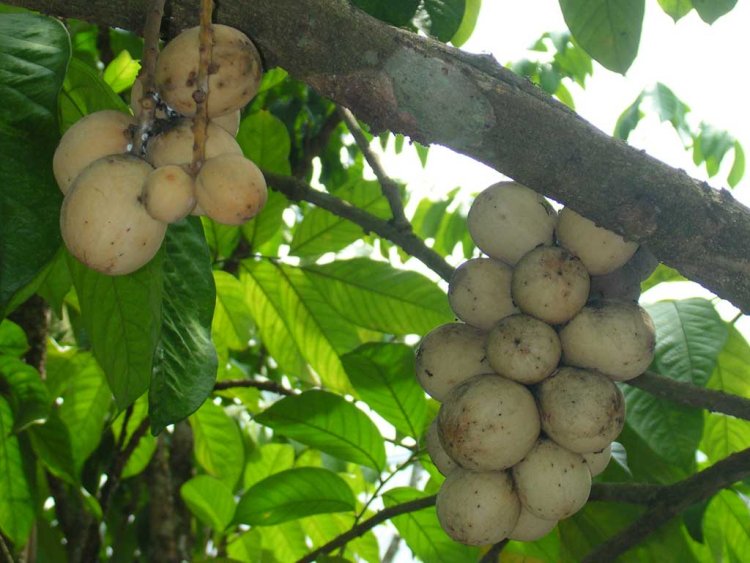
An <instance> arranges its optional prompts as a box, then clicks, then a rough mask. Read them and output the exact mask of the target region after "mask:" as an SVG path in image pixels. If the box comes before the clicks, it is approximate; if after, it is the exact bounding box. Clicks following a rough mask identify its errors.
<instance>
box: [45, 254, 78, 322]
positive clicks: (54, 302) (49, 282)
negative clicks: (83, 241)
mask: <svg viewBox="0 0 750 563" xmlns="http://www.w3.org/2000/svg"><path fill="white" fill-rule="evenodd" d="M71 287H73V281H72V280H71V279H70V271H69V270H68V262H67V258H66V251H65V250H64V247H61V248H60V250H59V251H58V252H57V255H56V256H55V258H54V259H53V260H52V262H51V263H50V264H49V266H48V267H47V268H46V269H45V270H44V275H43V278H42V279H41V280H40V285H39V287H38V289H37V293H39V295H41V296H42V297H43V298H44V299H45V300H46V301H47V302H48V303H49V305H50V307H51V308H52V310H53V311H55V313H56V314H57V316H58V317H61V318H62V316H63V313H62V307H63V301H64V300H65V296H66V295H67V294H68V292H69V291H70V288H71Z"/></svg>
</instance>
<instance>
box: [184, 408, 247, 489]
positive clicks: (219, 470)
mask: <svg viewBox="0 0 750 563" xmlns="http://www.w3.org/2000/svg"><path fill="white" fill-rule="evenodd" d="M188 420H189V421H190V426H191V427H192V428H193V437H194V441H195V443H194V447H195V458H196V460H198V463H200V465H201V467H203V469H205V470H206V473H208V474H209V475H213V476H214V477H216V478H218V479H220V480H222V481H223V482H224V483H225V484H226V485H227V486H228V487H229V488H230V489H231V490H234V486H235V485H236V484H237V481H238V480H239V478H240V475H242V465H243V462H244V459H245V451H244V450H245V448H244V446H243V444H242V436H241V435H240V429H239V428H238V427H237V423H236V422H235V421H234V420H233V419H232V418H231V417H230V416H229V415H228V414H227V413H226V412H224V409H223V408H221V407H220V406H218V405H215V404H214V403H212V402H210V401H206V402H205V403H203V406H202V407H201V408H199V409H198V410H197V411H196V412H195V413H193V415H192V416H191V417H190V418H189V419H188Z"/></svg>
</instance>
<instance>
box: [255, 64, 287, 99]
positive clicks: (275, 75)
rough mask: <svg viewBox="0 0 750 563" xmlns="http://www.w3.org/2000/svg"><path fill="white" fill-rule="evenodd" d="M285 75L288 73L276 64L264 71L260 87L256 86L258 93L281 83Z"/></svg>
mask: <svg viewBox="0 0 750 563" xmlns="http://www.w3.org/2000/svg"><path fill="white" fill-rule="evenodd" d="M287 76H289V73H288V72H287V71H285V70H284V69H283V68H281V67H278V66H277V67H274V68H272V69H271V70H268V71H266V72H264V73H263V79H262V80H261V81H260V87H259V88H258V94H260V93H261V92H265V91H266V90H270V89H271V88H273V87H274V86H277V85H279V84H281V83H282V82H284V80H286V77H287Z"/></svg>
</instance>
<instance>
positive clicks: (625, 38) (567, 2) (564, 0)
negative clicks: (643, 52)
mask: <svg viewBox="0 0 750 563" xmlns="http://www.w3.org/2000/svg"><path fill="white" fill-rule="evenodd" d="M560 7H561V8H562V13H563V17H564V18H565V23H566V24H567V25H568V29H570V31H571V33H573V36H574V37H575V38H576V41H577V42H578V44H579V45H581V47H583V48H584V49H585V50H586V52H587V53H588V54H589V55H591V56H592V57H593V58H594V59H596V60H597V61H598V62H600V63H601V64H602V65H603V66H604V67H606V68H608V69H609V70H612V71H615V72H619V73H620V74H625V72H626V71H627V70H628V68H630V65H631V64H632V63H633V61H634V60H635V56H636V54H638V43H639V42H640V40H641V26H642V24H643V12H644V7H645V2H644V0H560Z"/></svg>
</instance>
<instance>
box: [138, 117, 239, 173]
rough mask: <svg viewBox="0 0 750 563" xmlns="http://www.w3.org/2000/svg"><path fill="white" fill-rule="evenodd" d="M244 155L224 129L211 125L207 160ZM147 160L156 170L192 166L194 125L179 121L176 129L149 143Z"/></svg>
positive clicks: (207, 134)
mask: <svg viewBox="0 0 750 563" xmlns="http://www.w3.org/2000/svg"><path fill="white" fill-rule="evenodd" d="M227 153H231V154H239V155H241V154H242V149H241V148H240V145H239V144H237V141H236V140H235V139H234V137H232V136H231V135H230V134H229V133H227V132H226V131H225V130H224V129H222V128H221V127H219V126H218V125H216V124H214V123H209V124H208V128H207V130H206V160H208V159H209V158H213V157H215V156H219V155H221V154H227ZM146 160H148V161H149V162H150V163H151V164H153V165H154V167H156V168H160V167H162V166H166V165H167V164H190V163H191V162H192V161H193V124H192V122H191V121H190V120H189V119H181V120H179V121H178V122H177V123H176V124H175V126H174V127H172V128H171V129H169V130H168V131H165V132H164V133H162V134H161V135H157V136H156V137H154V138H152V139H150V140H149V142H148V146H147V148H146Z"/></svg>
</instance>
